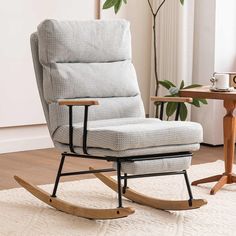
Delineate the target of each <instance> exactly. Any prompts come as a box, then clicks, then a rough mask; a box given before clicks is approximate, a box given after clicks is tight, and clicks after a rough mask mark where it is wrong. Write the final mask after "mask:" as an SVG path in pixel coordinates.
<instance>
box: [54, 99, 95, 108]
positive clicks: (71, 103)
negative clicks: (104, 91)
mask: <svg viewBox="0 0 236 236" xmlns="http://www.w3.org/2000/svg"><path fill="white" fill-rule="evenodd" d="M58 104H59V105H60V106H64V105H66V106H93V105H99V102H98V101H97V100H79V99H59V100H58Z"/></svg>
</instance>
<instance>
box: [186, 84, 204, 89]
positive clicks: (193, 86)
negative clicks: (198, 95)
mask: <svg viewBox="0 0 236 236" xmlns="http://www.w3.org/2000/svg"><path fill="white" fill-rule="evenodd" d="M201 86H202V85H200V84H192V85H189V86H187V87H185V88H183V89H191V88H197V87H201Z"/></svg>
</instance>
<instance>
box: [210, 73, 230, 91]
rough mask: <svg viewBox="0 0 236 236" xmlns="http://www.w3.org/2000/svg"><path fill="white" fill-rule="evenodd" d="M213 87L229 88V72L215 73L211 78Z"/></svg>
mask: <svg viewBox="0 0 236 236" xmlns="http://www.w3.org/2000/svg"><path fill="white" fill-rule="evenodd" d="M211 82H212V83H213V88H214V89H229V88H230V76H229V74H223V73H222V74H221V73H215V74H214V76H213V77H212V78H211Z"/></svg>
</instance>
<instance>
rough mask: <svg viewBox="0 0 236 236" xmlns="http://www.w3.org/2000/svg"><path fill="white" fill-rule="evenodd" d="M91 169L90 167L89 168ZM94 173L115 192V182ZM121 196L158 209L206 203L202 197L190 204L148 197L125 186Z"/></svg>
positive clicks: (191, 207) (173, 209)
mask: <svg viewBox="0 0 236 236" xmlns="http://www.w3.org/2000/svg"><path fill="white" fill-rule="evenodd" d="M89 169H90V170H93V168H92V167H90V168H89ZM94 175H95V176H96V177H97V178H98V179H100V180H101V181H102V182H103V183H104V184H105V185H107V186H108V187H110V188H111V189H112V190H114V191H116V192H117V182H116V181H115V180H114V179H113V178H111V177H109V176H106V175H104V174H101V173H94ZM123 196H124V197H126V198H128V199H130V200H131V201H133V202H136V203H139V204H141V205H146V206H149V207H153V208H156V209H160V210H172V211H180V210H192V209H196V208H200V207H201V206H203V205H206V204H207V201H206V200H204V199H193V200H192V206H189V200H164V199H157V198H153V197H148V196H146V195H144V194H141V193H138V192H136V191H134V190H132V189H131V188H127V189H126V192H125V193H123Z"/></svg>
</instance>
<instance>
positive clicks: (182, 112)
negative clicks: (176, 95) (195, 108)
mask: <svg viewBox="0 0 236 236" xmlns="http://www.w3.org/2000/svg"><path fill="white" fill-rule="evenodd" d="M179 116H180V120H181V121H185V120H186V119H187V116H188V109H187V106H186V105H185V104H184V103H181V104H180V110H179Z"/></svg>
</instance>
